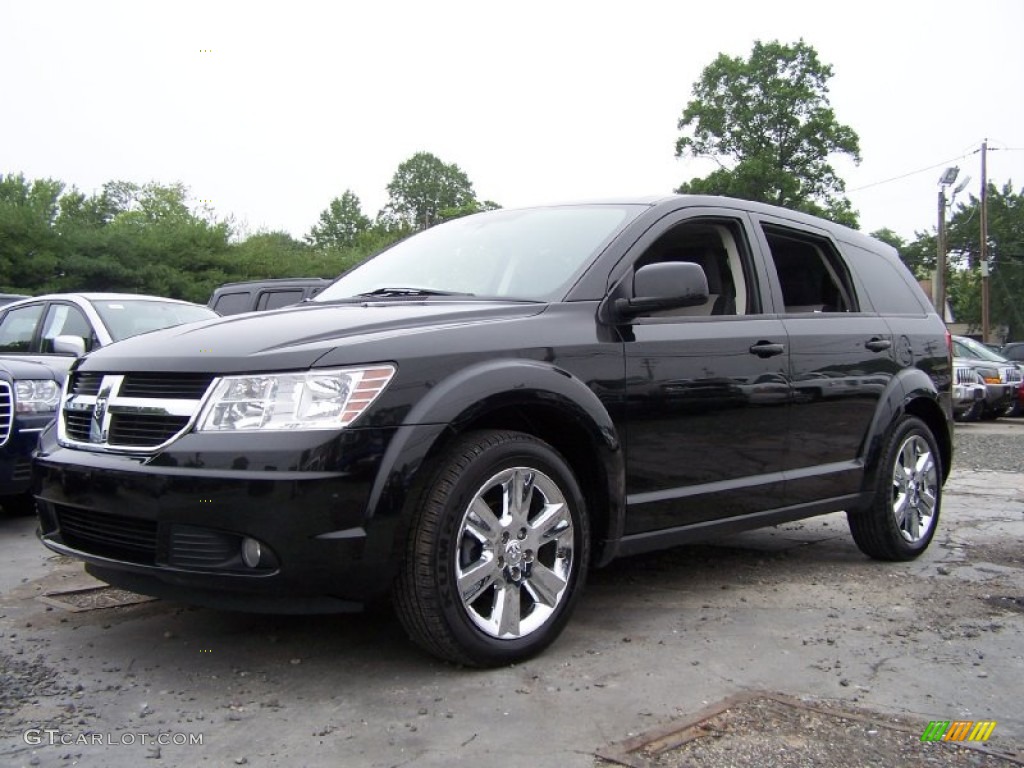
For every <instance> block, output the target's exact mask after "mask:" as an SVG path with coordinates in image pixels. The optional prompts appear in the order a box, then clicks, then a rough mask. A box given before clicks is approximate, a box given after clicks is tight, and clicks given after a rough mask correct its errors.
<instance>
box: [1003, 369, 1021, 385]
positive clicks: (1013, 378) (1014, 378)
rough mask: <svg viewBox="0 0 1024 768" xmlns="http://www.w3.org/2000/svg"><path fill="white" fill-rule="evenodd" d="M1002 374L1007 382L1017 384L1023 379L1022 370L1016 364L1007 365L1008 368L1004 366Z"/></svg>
mask: <svg viewBox="0 0 1024 768" xmlns="http://www.w3.org/2000/svg"><path fill="white" fill-rule="evenodd" d="M1002 374H1003V381H1005V382H1006V383H1007V384H1016V383H1017V382H1019V381H1020V379H1021V376H1020V371H1019V370H1018V369H1017V367H1016V366H1007V367H1006V368H1003V370H1002Z"/></svg>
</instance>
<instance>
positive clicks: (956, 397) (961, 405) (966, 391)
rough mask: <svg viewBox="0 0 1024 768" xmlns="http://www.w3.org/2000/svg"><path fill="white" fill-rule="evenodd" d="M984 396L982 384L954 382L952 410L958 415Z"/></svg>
mask: <svg viewBox="0 0 1024 768" xmlns="http://www.w3.org/2000/svg"><path fill="white" fill-rule="evenodd" d="M985 396H986V391H985V385H984V384H954V385H953V412H954V413H956V414H958V415H959V414H962V413H966V412H967V411H969V410H970V409H971V408H973V407H974V404H975V403H976V402H978V401H981V400H984V399H985Z"/></svg>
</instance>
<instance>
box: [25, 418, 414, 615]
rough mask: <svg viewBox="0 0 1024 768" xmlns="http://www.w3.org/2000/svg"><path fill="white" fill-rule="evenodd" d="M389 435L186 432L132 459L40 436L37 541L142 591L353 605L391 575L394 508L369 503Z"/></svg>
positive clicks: (259, 604)
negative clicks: (251, 548) (254, 550)
mask: <svg viewBox="0 0 1024 768" xmlns="http://www.w3.org/2000/svg"><path fill="white" fill-rule="evenodd" d="M394 431H395V430H394V429H391V428H389V429H364V430H360V429H353V430H345V431H344V432H342V433H337V434H335V433H325V432H297V433H287V434H285V433H274V434H269V433H268V434H255V435H252V434H250V435H244V436H240V435H224V434H219V435H217V434H215V435H197V434H191V435H186V436H184V437H183V438H181V439H180V440H178V441H177V442H175V443H174V444H173V445H172V446H170V447H169V448H168V449H166V450H165V451H163V452H161V453H160V454H159V455H157V456H154V457H149V458H139V457H134V456H124V455H117V454H109V453H94V452H90V451H83V450H78V449H68V448H65V447H61V446H59V445H57V443H56V441H55V440H54V438H53V434H52V433H53V430H48V431H47V432H46V433H45V434H44V437H43V440H42V443H41V450H40V454H39V456H38V457H37V458H36V461H35V464H34V490H35V494H36V500H37V505H38V511H39V519H40V537H41V539H42V541H43V543H44V544H45V545H46V546H47V547H49V548H50V549H52V550H53V551H55V552H59V553H61V554H65V555H69V556H71V557H75V558H78V559H80V560H83V561H85V562H86V563H87V564H89V569H90V571H92V572H94V573H95V574H96V575H98V576H99V577H100V578H103V579H105V580H107V581H109V582H111V583H117V584H118V585H120V586H125V587H127V588H130V589H134V590H136V591H139V592H143V593H145V594H154V595H157V596H160V597H172V598H177V599H181V600H184V601H186V602H191V603H196V604H204V605H213V606H217V607H228V608H240V609H246V610H271V611H275V612H281V611H282V610H284V611H286V612H291V611H302V612H311V611H320V610H345V609H349V608H352V607H354V606H355V605H356V604H360V603H363V602H365V601H367V600H371V599H373V598H375V597H376V596H378V595H380V594H383V592H384V591H386V589H387V587H388V585H389V584H390V581H391V573H392V570H393V567H394V564H393V562H392V561H393V559H394V558H393V557H391V547H390V544H391V541H390V540H389V536H390V537H392V538H393V530H394V525H395V522H396V521H395V519H394V518H395V517H397V516H396V515H390V516H389V515H387V514H384V515H376V514H371V513H370V512H369V499H370V497H371V494H372V491H373V487H374V482H375V479H376V478H377V476H378V470H379V468H380V464H381V460H382V457H383V456H384V452H385V450H386V448H387V445H388V443H389V442H390V440H391V438H392V437H393V434H394ZM378 511H380V510H379V509H378ZM247 538H248V539H254V540H255V541H257V542H259V544H260V557H259V561H258V563H256V564H255V565H253V564H252V562H251V561H252V558H251V557H250V562H249V563H247V562H246V561H245V559H244V558H243V556H242V546H243V542H244V541H245V540H246V539H247Z"/></svg>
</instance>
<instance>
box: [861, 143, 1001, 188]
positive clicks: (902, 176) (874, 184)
mask: <svg viewBox="0 0 1024 768" xmlns="http://www.w3.org/2000/svg"><path fill="white" fill-rule="evenodd" d="M980 151H981V150H980V149H976V150H974V151H973V152H966V153H964V154H962V155H958V156H957V157H953V158H950V159H949V160H943V161H942V162H941V163H935V165H929V166H928V167H927V168H918V169H917V170H916V171H908V172H907V173H901V174H900V175H899V176H893V177H892V178H891V179H882V180H881V181H874V182H872V183H870V184H865V185H864V186H862V187H857V188H855V189H851V190H850V192H860V191H861V190H862V189H870V188H871V187H877V186H880V185H882V184H888V183H889V182H892V181H899V180H900V179H905V178H907V177H908V176H916V175H917V174H919V173H924V172H925V171H932V170H935V169H936V168H941V167H942V166H944V165H947V166H948V165H949V164H950V163H955V162H956V161H957V160H964V159H965V158H967V157H968V156H970V155H976V154H978V152H980Z"/></svg>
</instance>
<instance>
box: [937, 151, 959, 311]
mask: <svg viewBox="0 0 1024 768" xmlns="http://www.w3.org/2000/svg"><path fill="white" fill-rule="evenodd" d="M959 174H960V169H959V168H958V167H957V166H955V165H953V166H950V167H949V168H947V169H946V170H944V171H943V172H942V175H941V176H940V177H939V231H938V236H937V237H936V238H935V239H936V251H937V253H936V256H937V258H936V259H935V280H934V281H933V282H932V304H934V305H935V311H937V312H938V313H939V317H941V318H942V321H943V322H945V321H946V188H947V187H951V186H952V185H953V184H954V182H956V177H957V176H958V175H959ZM962 189H963V185H961V186H959V187H957V188H956V190H954V192H953V195H954V196H955V195H956V193H957V192H959V191H961V190H962Z"/></svg>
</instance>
